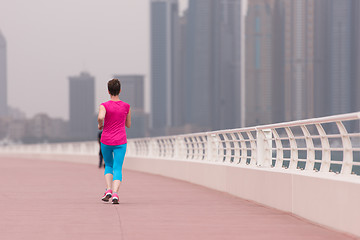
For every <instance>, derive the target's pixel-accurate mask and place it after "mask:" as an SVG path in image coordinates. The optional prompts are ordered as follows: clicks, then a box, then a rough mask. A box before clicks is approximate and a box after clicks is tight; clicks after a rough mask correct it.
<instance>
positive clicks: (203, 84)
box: [186, 0, 216, 129]
mask: <svg viewBox="0 0 360 240" xmlns="http://www.w3.org/2000/svg"><path fill="white" fill-rule="evenodd" d="M213 10H214V0H190V1H189V8H188V21H187V24H188V27H187V31H188V32H187V54H186V59H187V60H186V80H187V82H186V95H187V96H188V97H187V99H186V107H187V109H186V118H187V119H186V122H187V123H190V124H192V125H195V126H203V127H205V128H207V129H211V125H212V121H213V120H214V119H212V118H211V117H212V114H211V107H214V106H213V100H214V99H215V98H216V96H214V95H213V93H214V88H215V86H214V78H215V75H214V74H213V73H212V71H213V70H215V69H214V68H213V64H212V61H213V60H214V59H215V56H214V51H213V49H214V41H215V38H216V37H215V34H214V28H215V23H214V18H213V14H212V12H213Z"/></svg>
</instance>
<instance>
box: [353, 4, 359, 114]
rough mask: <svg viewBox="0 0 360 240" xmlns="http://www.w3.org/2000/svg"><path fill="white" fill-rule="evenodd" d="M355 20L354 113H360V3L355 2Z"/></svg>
mask: <svg viewBox="0 0 360 240" xmlns="http://www.w3.org/2000/svg"><path fill="white" fill-rule="evenodd" d="M354 9H355V14H354V16H355V19H354V30H355V44H356V53H355V56H356V61H355V64H356V66H357V67H355V70H356V77H355V79H356V80H355V81H356V83H355V84H354V87H353V89H354V91H356V93H354V95H355V96H356V97H355V101H356V105H355V108H354V110H353V111H355V112H359V111H360V94H359V92H358V89H360V67H359V66H360V1H356V2H355V7H354Z"/></svg>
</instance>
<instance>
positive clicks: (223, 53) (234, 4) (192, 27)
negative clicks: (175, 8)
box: [185, 0, 242, 129]
mask: <svg viewBox="0 0 360 240" xmlns="http://www.w3.org/2000/svg"><path fill="white" fill-rule="evenodd" d="M241 9H242V8H241V1H240V0H224V1H217V0H190V1H189V9H188V13H187V42H186V43H187V50H186V59H187V60H186V66H185V72H186V75H185V80H186V90H187V92H186V94H187V96H189V97H187V99H186V101H187V103H186V107H187V108H186V118H187V119H186V122H187V123H190V124H192V125H194V126H201V127H203V128H207V129H224V128H234V127H236V126H239V125H238V123H239V118H240V117H239V116H238V115H239V114H240V113H239V112H240V111H238V108H240V107H239V105H240V102H239V101H237V100H238V96H239V95H240V78H241V77H240V63H241V61H240V59H241V16H242V15H241Z"/></svg>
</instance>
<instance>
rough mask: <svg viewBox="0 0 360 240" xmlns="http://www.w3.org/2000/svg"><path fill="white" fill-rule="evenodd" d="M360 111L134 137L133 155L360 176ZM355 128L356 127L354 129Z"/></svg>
mask: <svg viewBox="0 0 360 240" xmlns="http://www.w3.org/2000/svg"><path fill="white" fill-rule="evenodd" d="M359 123H360V112H356V113H349V114H342V115H335V116H330V117H322V118H313V119H306V120H299V121H292V122H284V123H276V124H270V125H262V126H256V127H249V128H238V129H227V130H219V131H212V132H201V133H193V134H183V135H175V136H164V137H153V138H137V139H129V140H128V149H127V156H131V157H141V158H161V159H167V160H186V161H200V162H211V163H217V164H226V165H231V166H252V167H253V166H258V167H265V168H276V169H283V170H286V169H292V170H296V169H298V170H299V171H311V172H334V173H339V174H343V175H350V174H356V175H360V131H359V128H360V124H359ZM349 130H351V131H349ZM98 151H99V145H98V143H97V142H96V141H92V142H76V143H54V144H34V145H13V146H1V147H0V153H37V154H78V155H95V154H98Z"/></svg>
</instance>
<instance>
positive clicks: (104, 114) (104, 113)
mask: <svg viewBox="0 0 360 240" xmlns="http://www.w3.org/2000/svg"><path fill="white" fill-rule="evenodd" d="M108 91H109V94H110V101H107V102H104V103H102V104H101V105H100V108H99V115H98V128H99V130H103V132H102V135H101V140H100V142H101V152H102V155H103V157H104V162H105V173H104V175H105V182H106V192H105V194H104V196H103V197H102V200H103V201H105V202H108V201H109V199H110V198H111V197H112V203H113V204H118V203H119V195H118V192H119V188H120V184H121V181H122V166H123V163H124V157H125V152H126V144H127V138H126V131H125V126H126V127H128V128H130V126H131V111H130V105H129V104H128V103H126V102H123V101H121V100H120V99H119V94H120V92H121V84H120V81H119V80H118V79H112V80H110V81H109V82H108Z"/></svg>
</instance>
